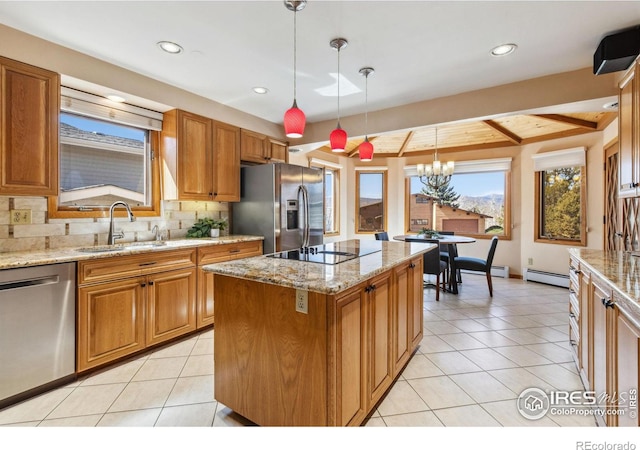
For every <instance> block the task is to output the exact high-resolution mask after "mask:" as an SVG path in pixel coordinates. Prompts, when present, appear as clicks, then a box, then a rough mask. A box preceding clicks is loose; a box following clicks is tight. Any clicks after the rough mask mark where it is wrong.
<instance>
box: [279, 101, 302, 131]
mask: <svg viewBox="0 0 640 450" xmlns="http://www.w3.org/2000/svg"><path fill="white" fill-rule="evenodd" d="M306 121H307V118H306V117H305V115H304V113H303V112H302V110H301V109H299V108H298V105H297V104H296V101H295V100H294V101H293V105H292V106H291V108H290V109H288V110H287V112H286V113H284V132H285V134H286V135H287V137H289V138H299V137H302V135H303V134H304V126H305V124H306Z"/></svg>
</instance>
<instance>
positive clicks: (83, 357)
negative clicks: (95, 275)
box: [77, 277, 145, 372]
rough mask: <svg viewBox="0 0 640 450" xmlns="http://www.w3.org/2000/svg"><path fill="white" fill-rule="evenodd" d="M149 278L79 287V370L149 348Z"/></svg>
mask: <svg viewBox="0 0 640 450" xmlns="http://www.w3.org/2000/svg"><path fill="white" fill-rule="evenodd" d="M144 284H145V278H144V277H139V278H130V279H127V280H123V281H114V282H111V283H102V284H98V285H94V286H87V287H81V288H79V289H78V342H77V355H78V357H77V370H78V372H82V371H84V370H87V369H90V368H93V367H97V366H100V365H102V364H105V363H107V362H110V361H114V360H116V359H118V358H120V357H122V356H126V355H128V354H131V353H133V352H135V351H138V350H142V349H144V348H145V333H144V330H145V310H144V290H143V285H144Z"/></svg>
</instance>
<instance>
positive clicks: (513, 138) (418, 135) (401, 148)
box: [318, 111, 617, 157]
mask: <svg viewBox="0 0 640 450" xmlns="http://www.w3.org/2000/svg"><path fill="white" fill-rule="evenodd" d="M616 117H617V113H616V112H606V111H602V112H589V113H575V114H535V115H527V114H523V115H515V116H508V117H497V118H493V119H490V120H480V121H472V122H461V123H455V124H448V125H447V124H445V125H440V126H438V142H437V144H438V152H439V153H451V152H458V151H465V150H483V149H490V148H499V147H512V146H518V145H525V144H530V143H532V142H540V141H546V140H549V139H557V138H561V137H567V136H575V135H578V134H584V133H590V132H593V131H599V130H602V129H604V128H605V127H606V126H607V125H609V124H610V123H611V122H612V121H613V120H614V119H615V118H616ZM435 129H436V127H435V126H428V127H423V128H416V129H413V130H405V131H397V132H391V133H385V134H380V135H376V136H369V141H371V142H372V143H373V144H374V147H375V155H378V156H382V157H405V156H422V155H430V154H433V152H434V151H435V145H436V133H435ZM362 140H363V139H362V138H357V139H350V140H349V141H348V142H347V146H346V149H345V151H346V154H347V155H348V156H349V157H354V156H357V155H358V146H359V145H360V143H361V142H362ZM318 150H322V151H325V152H327V153H331V149H330V148H329V146H328V145H325V146H323V147H321V148H319V149H318Z"/></svg>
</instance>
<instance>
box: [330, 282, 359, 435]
mask: <svg viewBox="0 0 640 450" xmlns="http://www.w3.org/2000/svg"><path fill="white" fill-rule="evenodd" d="M364 288H365V287H364V286H358V287H356V288H355V289H350V290H349V291H347V292H346V293H344V294H342V295H340V296H339V297H338V298H336V299H335V307H334V308H330V311H331V312H330V314H329V342H330V347H329V348H330V350H331V353H332V354H333V355H334V357H333V358H331V357H330V359H329V361H330V364H329V368H330V372H329V392H330V393H333V395H331V394H330V396H329V401H330V403H329V404H330V405H332V404H333V405H334V406H333V407H330V408H329V411H330V415H329V423H328V424H329V425H338V426H347V425H358V424H359V423H361V422H362V421H363V420H364V419H365V418H366V415H367V397H368V396H367V377H366V374H367V367H366V361H367V358H366V349H367V346H366V340H367V336H366V334H367V330H366V327H365V325H366V306H365V305H366V302H367V293H366V292H365V290H364ZM331 362H333V364H332V363H331ZM331 412H332V413H333V414H331Z"/></svg>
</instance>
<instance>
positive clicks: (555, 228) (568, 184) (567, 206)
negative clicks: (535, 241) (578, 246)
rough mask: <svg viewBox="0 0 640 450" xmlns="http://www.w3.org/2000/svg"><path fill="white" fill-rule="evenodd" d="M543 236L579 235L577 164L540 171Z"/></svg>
mask: <svg viewBox="0 0 640 450" xmlns="http://www.w3.org/2000/svg"><path fill="white" fill-rule="evenodd" d="M542 176H544V177H546V178H545V179H543V180H542V181H543V199H542V200H543V202H544V203H543V214H544V220H543V230H542V234H543V235H544V236H549V237H556V238H561V239H580V217H581V214H580V183H581V181H580V168H579V167H563V168H561V169H555V170H548V171H546V172H543V175H542Z"/></svg>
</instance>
